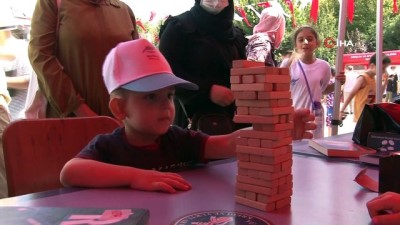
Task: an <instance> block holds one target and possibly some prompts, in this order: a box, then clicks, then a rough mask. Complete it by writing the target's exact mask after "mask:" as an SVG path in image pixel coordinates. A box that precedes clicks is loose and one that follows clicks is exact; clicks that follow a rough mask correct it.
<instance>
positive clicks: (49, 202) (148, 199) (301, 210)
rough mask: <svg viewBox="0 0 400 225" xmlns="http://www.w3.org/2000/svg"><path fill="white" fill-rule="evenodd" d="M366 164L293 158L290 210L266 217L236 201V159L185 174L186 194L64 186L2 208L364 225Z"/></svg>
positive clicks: (166, 219)
mask: <svg viewBox="0 0 400 225" xmlns="http://www.w3.org/2000/svg"><path fill="white" fill-rule="evenodd" d="M295 148H296V144H294V149H295ZM365 166H366V165H364V164H359V163H354V162H353V163H351V162H348V161H342V160H336V159H329V158H326V157H325V158H322V157H314V156H312V155H304V154H294V157H293V179H294V181H293V182H294V188H293V196H292V203H291V206H288V207H285V208H282V209H279V210H276V211H273V212H268V213H267V212H263V211H260V210H257V209H253V208H250V207H247V206H243V205H240V204H237V203H235V200H234V197H233V196H234V193H235V182H236V180H235V179H236V177H235V176H236V172H237V164H236V161H235V160H232V159H231V160H223V161H219V162H213V163H211V164H210V165H207V166H204V167H201V168H197V169H194V170H190V171H185V172H181V173H180V174H181V175H182V176H183V177H185V178H186V179H187V180H188V181H189V182H190V183H191V184H192V187H193V188H192V190H190V191H187V192H179V193H176V194H166V193H159V192H143V191H136V190H131V189H127V188H120V189H76V188H75V189H74V188H62V189H57V190H52V191H47V192H42V193H36V194H29V195H23V196H18V197H13V198H6V199H2V200H0V206H51V207H98V208H148V209H150V221H149V225H169V224H171V222H173V221H174V220H176V219H178V218H180V217H182V216H184V215H187V214H191V213H195V212H200V211H208V210H228V211H239V212H246V213H250V214H254V215H257V216H260V217H262V218H264V219H267V220H269V221H270V222H272V223H273V224H275V225H289V224H290V225H300V224H307V225H337V224H343V225H358V224H360V225H361V224H363V225H365V224H369V222H370V218H369V215H368V211H367V209H366V206H365V204H366V202H367V201H368V200H370V199H372V198H374V197H376V196H377V193H374V192H370V191H368V190H366V189H363V188H362V187H361V186H359V185H358V184H357V183H356V182H354V181H353V180H354V178H355V176H356V175H357V174H358V173H359V172H360V171H361V170H362V169H363V168H365ZM367 174H368V175H370V176H371V177H372V178H374V179H376V180H377V179H378V170H377V167H370V168H369V169H368V170H367Z"/></svg>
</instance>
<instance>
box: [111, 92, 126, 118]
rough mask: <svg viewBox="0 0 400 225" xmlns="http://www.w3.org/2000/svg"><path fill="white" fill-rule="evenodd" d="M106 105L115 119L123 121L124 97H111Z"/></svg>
mask: <svg viewBox="0 0 400 225" xmlns="http://www.w3.org/2000/svg"><path fill="white" fill-rule="evenodd" d="M108 106H109V107H110V110H111V113H112V114H113V115H114V117H115V118H116V119H117V120H119V121H123V120H124V119H125V117H126V113H125V99H123V98H115V97H114V98H111V99H110V101H109V103H108Z"/></svg>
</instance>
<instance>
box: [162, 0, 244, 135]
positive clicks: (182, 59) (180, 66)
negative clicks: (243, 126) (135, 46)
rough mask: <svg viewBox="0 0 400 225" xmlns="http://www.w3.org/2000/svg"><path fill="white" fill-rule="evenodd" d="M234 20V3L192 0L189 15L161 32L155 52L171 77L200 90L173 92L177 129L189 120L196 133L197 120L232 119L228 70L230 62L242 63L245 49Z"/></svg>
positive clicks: (172, 20) (171, 20)
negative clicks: (210, 116)
mask: <svg viewBox="0 0 400 225" xmlns="http://www.w3.org/2000/svg"><path fill="white" fill-rule="evenodd" d="M233 16H234V4H233V0H196V1H195V4H194V6H193V7H192V8H191V9H190V10H189V11H187V12H184V13H182V14H181V15H178V16H176V17H169V18H168V20H167V21H166V22H165V25H164V26H163V27H162V29H161V31H160V46H159V48H160V51H161V52H162V53H163V55H164V56H165V58H166V59H167V60H168V62H169V64H170V65H171V67H172V70H173V72H174V74H176V75H177V76H179V77H181V78H183V79H185V80H189V81H191V82H193V83H196V84H197V85H198V86H199V90H198V91H187V90H182V89H177V90H176V96H177V99H179V100H180V102H179V101H178V100H177V99H176V101H175V103H176V118H175V122H174V123H175V124H176V125H179V126H181V127H186V126H187V124H188V122H187V118H191V119H192V125H193V127H192V128H193V129H196V125H197V120H198V118H199V117H200V116H202V115H205V114H211V113H223V114H226V115H228V117H229V118H230V119H232V118H233V115H234V110H235V105H234V96H233V93H232V91H231V90H230V80H229V77H230V69H231V66H232V61H233V60H237V59H246V54H245V46H246V44H247V39H246V38H245V37H244V33H243V32H242V31H241V30H240V29H239V28H236V27H234V25H233ZM180 103H182V104H183V106H184V108H185V109H186V115H185V112H184V111H183V109H182V107H181V105H180Z"/></svg>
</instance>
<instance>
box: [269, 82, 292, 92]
mask: <svg viewBox="0 0 400 225" xmlns="http://www.w3.org/2000/svg"><path fill="white" fill-rule="evenodd" d="M272 85H273V88H272V90H273V91H290V83H285V84H277V83H274V84H272Z"/></svg>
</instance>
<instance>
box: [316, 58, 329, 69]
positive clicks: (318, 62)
mask: <svg viewBox="0 0 400 225" xmlns="http://www.w3.org/2000/svg"><path fill="white" fill-rule="evenodd" d="M315 64H318V65H323V66H327V67H329V68H331V67H330V65H329V63H328V62H327V61H325V60H323V59H319V58H317V60H315Z"/></svg>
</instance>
